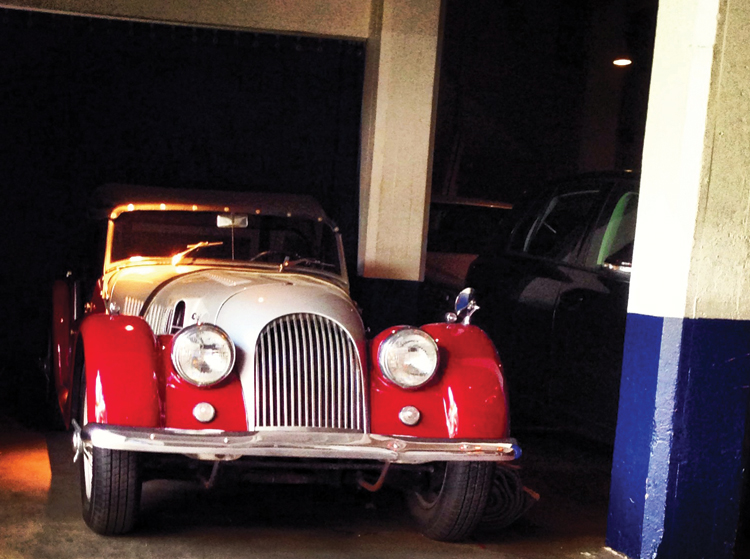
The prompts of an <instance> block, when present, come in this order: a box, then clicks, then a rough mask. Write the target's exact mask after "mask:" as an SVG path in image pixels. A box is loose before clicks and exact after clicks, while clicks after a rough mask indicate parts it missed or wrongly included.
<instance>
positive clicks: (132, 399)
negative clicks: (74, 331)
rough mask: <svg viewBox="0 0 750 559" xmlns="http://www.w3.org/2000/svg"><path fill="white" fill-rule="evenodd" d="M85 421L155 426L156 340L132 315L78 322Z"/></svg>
mask: <svg viewBox="0 0 750 559" xmlns="http://www.w3.org/2000/svg"><path fill="white" fill-rule="evenodd" d="M80 332H81V339H82V340H83V352H84V360H85V371H86V394H87V397H88V417H89V421H92V422H96V423H110V424H116V425H127V426H133V427H157V426H159V425H160V422H161V406H160V399H159V391H158V377H157V375H158V367H159V360H158V358H157V355H158V354H157V345H156V338H155V337H154V335H153V333H152V332H151V328H150V327H149V326H148V324H146V322H145V321H144V320H143V319H142V318H139V317H135V316H110V315H104V314H95V315H89V316H87V317H86V318H85V319H84V320H83V322H82V323H81V329H80Z"/></svg>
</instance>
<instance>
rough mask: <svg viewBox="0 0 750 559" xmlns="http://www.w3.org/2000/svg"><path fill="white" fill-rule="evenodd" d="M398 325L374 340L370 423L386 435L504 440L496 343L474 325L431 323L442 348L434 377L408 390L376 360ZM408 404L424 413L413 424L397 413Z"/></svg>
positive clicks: (502, 391) (506, 424) (505, 424)
mask: <svg viewBox="0 0 750 559" xmlns="http://www.w3.org/2000/svg"><path fill="white" fill-rule="evenodd" d="M398 329H399V328H392V329H389V330H386V331H385V332H383V333H381V334H380V335H378V336H377V337H376V338H375V339H374V340H373V342H372V348H371V363H372V374H371V378H370V401H371V407H370V409H371V428H372V432H373V433H378V434H383V435H411V436H415V437H430V438H445V439H502V438H506V437H508V436H509V435H510V433H509V421H508V418H509V414H508V402H507V398H506V394H505V387H504V380H503V374H502V365H501V364H500V360H499V358H498V356H497V351H496V350H495V346H494V345H493V344H492V342H491V341H490V339H489V338H488V337H487V335H486V334H485V333H484V332H483V331H482V330H481V329H480V328H478V327H476V326H464V325H462V324H427V325H425V326H423V327H422V330H424V331H425V332H427V333H428V334H430V336H432V337H433V338H434V339H435V341H436V342H437V344H438V348H439V351H440V365H439V370H438V371H437V373H436V375H435V379H434V381H432V382H430V383H428V384H427V385H425V386H424V387H422V388H418V389H412V390H404V389H403V388H399V387H398V386H396V385H394V384H393V383H391V382H389V381H388V380H386V379H385V377H384V376H383V374H382V373H381V372H380V367H379V365H378V358H377V353H378V348H379V347H380V344H381V343H382V342H383V341H384V340H385V339H386V338H387V337H388V336H389V335H390V334H391V333H392V332H395V331H396V330H398ZM404 406H414V407H416V408H417V409H418V410H419V411H420V413H421V419H420V422H419V423H418V424H417V425H415V426H412V427H410V426H407V425H404V424H403V423H402V422H401V421H400V420H399V418H398V415H399V412H400V411H401V409H402V408H403V407H404Z"/></svg>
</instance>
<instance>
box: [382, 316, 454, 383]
mask: <svg viewBox="0 0 750 559" xmlns="http://www.w3.org/2000/svg"><path fill="white" fill-rule="evenodd" d="M413 333H416V334H417V335H418V336H420V337H421V338H423V339H424V340H426V341H427V342H428V344H429V345H430V346H431V347H432V349H433V350H434V352H435V363H434V367H433V368H432V371H431V372H430V374H429V375H426V376H425V378H424V380H422V382H420V383H419V384H414V385H404V384H402V383H401V382H399V381H398V380H397V379H396V378H395V377H394V375H393V374H392V372H391V371H390V368H389V367H388V366H387V363H386V361H385V352H386V351H388V349H389V348H390V347H392V346H393V344H394V343H395V341H396V340H398V338H399V337H403V336H406V335H410V334H413ZM377 358H378V367H379V369H380V371H381V373H382V376H383V378H384V379H385V380H386V381H388V382H389V383H391V384H393V385H394V386H397V387H399V388H401V389H402V390H419V389H422V388H424V387H425V386H426V385H428V384H430V383H431V382H432V381H434V380H435V378H436V376H437V372H438V370H439V369H440V347H439V346H438V344H437V342H436V341H435V338H433V337H432V336H431V335H430V334H428V333H427V332H425V331H424V330H422V329H421V328H418V327H415V326H406V327H403V328H400V329H398V330H395V331H393V332H392V333H391V334H390V335H388V337H386V338H385V339H384V340H383V341H382V342H381V343H380V347H378V355H377Z"/></svg>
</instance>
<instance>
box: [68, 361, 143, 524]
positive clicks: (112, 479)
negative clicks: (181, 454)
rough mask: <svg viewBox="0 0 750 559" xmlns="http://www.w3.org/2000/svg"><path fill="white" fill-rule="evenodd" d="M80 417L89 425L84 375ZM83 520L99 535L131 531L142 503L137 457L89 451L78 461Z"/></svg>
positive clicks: (126, 452) (81, 386)
mask: <svg viewBox="0 0 750 559" xmlns="http://www.w3.org/2000/svg"><path fill="white" fill-rule="evenodd" d="M79 401H80V402H81V406H80V411H79V417H80V420H81V427H83V426H85V425H86V424H87V423H88V406H87V398H86V375H85V371H84V372H83V374H82V375H81V381H80V400H79ZM79 469H80V479H81V503H82V505H83V520H84V521H85V522H86V524H87V525H88V527H89V528H91V529H92V530H93V531H94V532H96V533H98V534H104V535H115V534H124V533H126V532H129V531H130V530H132V529H133V526H135V523H136V520H137V516H138V510H139V508H140V501H141V479H140V469H139V465H138V454H137V453H135V452H128V451H125V450H109V449H106V448H96V447H92V448H87V449H85V450H84V452H83V454H82V456H81V458H80V459H79Z"/></svg>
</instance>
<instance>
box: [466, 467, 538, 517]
mask: <svg viewBox="0 0 750 559" xmlns="http://www.w3.org/2000/svg"><path fill="white" fill-rule="evenodd" d="M538 499H539V496H538V495H537V494H536V493H534V492H533V491H531V490H530V489H527V488H526V487H524V485H523V482H522V481H521V475H520V474H519V472H518V470H515V469H512V468H510V467H507V466H501V465H498V466H497V467H496V468H495V473H494V475H493V478H492V489H491V491H490V497H489V499H488V500H487V507H486V508H485V510H484V515H483V516H482V519H481V520H480V522H479V525H478V526H477V528H478V529H479V530H482V531H485V532H497V531H498V530H502V529H503V528H506V527H508V526H510V525H511V524H513V522H515V521H516V520H517V519H518V518H520V517H521V516H522V515H523V514H525V513H526V512H527V511H528V510H529V509H530V508H531V506H532V505H533V504H534V503H536V501H537V500H538Z"/></svg>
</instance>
